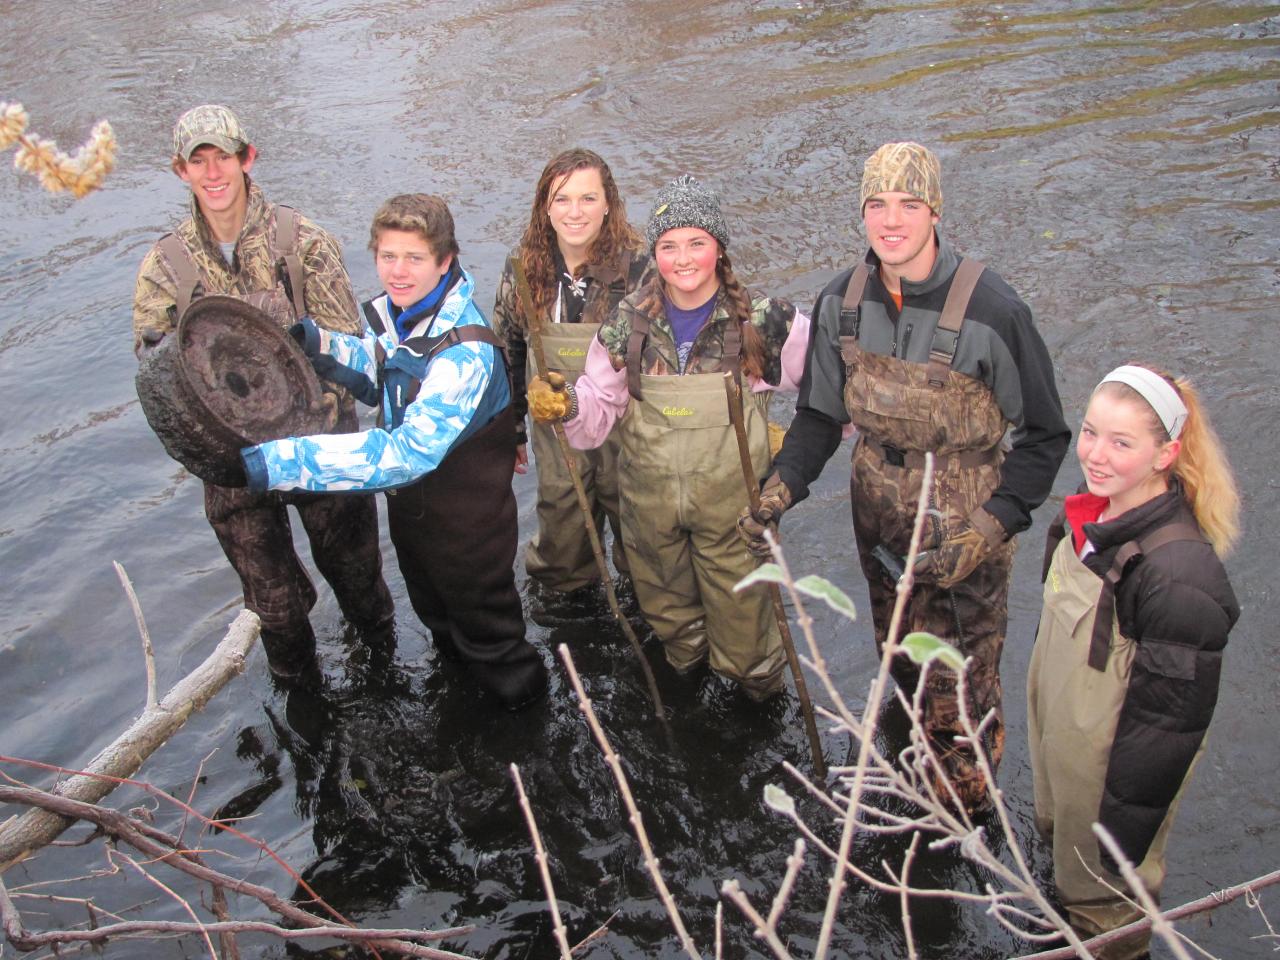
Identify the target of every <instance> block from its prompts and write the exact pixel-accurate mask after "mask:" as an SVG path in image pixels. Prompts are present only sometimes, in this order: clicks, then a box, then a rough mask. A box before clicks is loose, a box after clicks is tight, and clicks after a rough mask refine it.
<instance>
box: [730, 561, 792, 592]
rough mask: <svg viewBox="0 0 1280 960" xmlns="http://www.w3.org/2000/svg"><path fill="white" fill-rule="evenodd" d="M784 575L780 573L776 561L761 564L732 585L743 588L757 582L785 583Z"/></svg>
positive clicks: (735, 587)
mask: <svg viewBox="0 0 1280 960" xmlns="http://www.w3.org/2000/svg"><path fill="white" fill-rule="evenodd" d="M786 582H787V581H786V577H784V576H783V574H782V568H781V567H780V566H778V565H777V564H776V563H765V564H761V565H760V566H759V567H756V569H754V570H752V571H751V572H750V573H748V574H747V575H746V576H745V577H743V578H742V579H741V580H739V581H738V583H737V584H736V585H735V586H734V588H733V589H734V590H735V591H738V590H745V589H747V587H750V586H753V585H754V584H757V583H786Z"/></svg>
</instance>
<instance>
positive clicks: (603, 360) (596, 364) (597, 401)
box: [564, 337, 631, 450]
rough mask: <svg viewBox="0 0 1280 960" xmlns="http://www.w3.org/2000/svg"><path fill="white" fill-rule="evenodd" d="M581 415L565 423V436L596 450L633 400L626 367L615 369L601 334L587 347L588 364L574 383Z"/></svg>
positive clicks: (575, 444)
mask: <svg viewBox="0 0 1280 960" xmlns="http://www.w3.org/2000/svg"><path fill="white" fill-rule="evenodd" d="M575 390H576V391H577V394H578V415H577V416H576V417H574V418H573V419H572V420H566V421H565V423H564V433H565V436H566V437H568V438H569V443H570V444H572V445H573V446H574V447H577V448H578V449H579V450H593V449H595V448H596V447H598V446H600V444H602V443H604V441H605V438H606V437H608V436H609V431H610V430H612V429H613V425H614V424H615V423H617V422H618V421H619V420H620V419H622V415H623V414H624V413H626V412H627V404H628V403H630V402H631V393H630V391H628V390H627V371H626V368H625V367H624V368H623V369H621V370H615V369H613V362H612V361H611V360H610V359H609V351H608V350H606V349H605V348H604V344H602V343H601V342H600V339H599V338H598V337H593V338H592V340H591V347H590V348H589V349H588V350H587V365H586V369H585V370H583V372H582V376H580V377H578V382H577V384H576V385H575Z"/></svg>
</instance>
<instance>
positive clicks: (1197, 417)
mask: <svg viewBox="0 0 1280 960" xmlns="http://www.w3.org/2000/svg"><path fill="white" fill-rule="evenodd" d="M1156 372H1157V373H1160V375H1161V376H1163V377H1164V378H1165V379H1166V380H1168V381H1170V382H1171V383H1172V384H1173V386H1174V389H1175V390H1177V391H1178V395H1179V396H1180V397H1182V402H1183V403H1184V404H1186V407H1187V422H1186V424H1185V425H1184V426H1183V428H1182V433H1181V435H1180V436H1179V438H1178V439H1179V440H1181V441H1182V449H1181V450H1180V451H1179V452H1178V457H1177V459H1176V460H1174V462H1173V466H1172V468H1171V470H1172V472H1173V475H1174V476H1176V477H1177V478H1178V479H1179V480H1181V481H1182V492H1183V494H1184V495H1185V496H1186V498H1187V502H1188V503H1190V504H1191V510H1192V512H1193V513H1194V514H1195V515H1196V522H1197V523H1198V524H1200V529H1201V530H1202V531H1203V532H1204V535H1205V536H1206V537H1208V538H1209V542H1210V543H1212V544H1213V549H1214V550H1215V551H1217V554H1218V556H1220V557H1225V556H1226V555H1227V554H1228V553H1230V552H1231V549H1232V548H1233V547H1234V546H1235V544H1236V541H1237V540H1238V539H1239V538H1240V493H1239V491H1238V490H1237V489H1236V480H1235V476H1234V475H1233V474H1232V472H1231V464H1230V463H1228V462H1227V455H1226V453H1225V452H1224V451H1223V449H1222V441H1221V440H1219V439H1218V434H1217V433H1216V432H1215V431H1214V429H1213V424H1212V423H1210V422H1209V414H1208V412H1207V411H1206V410H1205V409H1204V405H1203V404H1202V403H1201V402H1200V395H1199V394H1198V393H1197V392H1196V388H1195V387H1193V386H1192V385H1191V381H1190V380H1187V379H1185V378H1183V377H1177V378H1172V377H1170V376H1169V375H1168V374H1165V373H1163V372H1162V371H1158V370H1157V371H1156Z"/></svg>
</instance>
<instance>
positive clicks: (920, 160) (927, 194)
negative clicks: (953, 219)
mask: <svg viewBox="0 0 1280 960" xmlns="http://www.w3.org/2000/svg"><path fill="white" fill-rule="evenodd" d="M877 193H909V194H911V196H913V197H918V198H919V199H921V200H923V201H924V202H925V203H927V204H928V205H929V207H930V209H932V210H933V212H934V215H935V216H939V217H940V216H942V167H941V166H940V165H939V163H938V158H937V157H936V156H934V154H933V151H932V150H930V149H929V148H928V147H922V146H920V144H918V143H911V142H910V141H907V142H904V143H886V144H885V145H884V146H882V147H881V148H880V149H879V150H877V151H876V152H875V153H873V154H872V155H871V156H869V157H868V158H867V163H866V165H865V166H864V167H863V168H862V197H861V199H860V200H859V202H858V210H859V212H861V211H863V210H865V209H866V206H867V200H868V199H869V198H871V197H874V196H875V195H876V194H877Z"/></svg>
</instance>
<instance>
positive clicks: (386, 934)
mask: <svg viewBox="0 0 1280 960" xmlns="http://www.w3.org/2000/svg"><path fill="white" fill-rule="evenodd" d="M0 802H2V803H19V804H24V805H28V806H37V807H41V808H43V809H47V810H51V811H53V812H55V813H57V814H59V815H60V816H63V817H68V818H71V819H76V820H85V821H88V822H90V823H94V824H97V825H98V826H99V827H101V828H102V829H103V831H104V832H106V833H107V834H108V835H109V836H112V837H114V838H116V839H117V840H119V841H121V842H123V843H127V844H128V845H129V846H131V847H133V848H134V849H135V850H137V851H139V852H140V853H143V854H145V855H146V856H147V857H149V858H151V859H152V860H154V861H156V862H163V863H165V864H167V865H168V866H170V867H173V868H174V869H176V870H180V871H181V872H183V873H185V874H187V875H189V876H191V877H193V878H195V879H196V880H200V881H203V882H205V883H209V884H212V885H214V886H216V887H223V888H225V889H227V890H231V891H232V892H234V893H239V894H244V895H247V896H250V897H253V898H255V899H256V900H258V901H259V902H260V903H261V904H262V905H263V906H265V907H266V908H267V909H269V910H271V911H272V912H273V913H275V914H277V915H279V916H281V917H283V918H284V919H286V920H288V921H290V922H292V923H296V924H298V925H299V926H300V927H303V928H308V929H320V930H322V931H323V933H319V934H312V935H313V936H325V935H327V936H332V937H335V938H338V939H343V940H356V941H361V942H364V943H366V944H367V945H368V946H369V947H371V948H376V947H381V948H384V949H388V950H392V951H398V952H400V953H402V954H405V955H407V956H413V957H426V958H431V960H465V958H463V957H462V955H461V954H456V953H452V952H450V951H446V950H439V949H436V948H432V947H426V946H421V945H419V944H416V943H410V942H407V941H408V939H409V938H412V939H414V940H428V941H430V940H446V939H449V938H452V937H458V936H462V935H465V934H467V933H469V932H471V930H472V929H473V928H471V927H454V928H450V929H447V930H433V931H426V930H417V931H413V930H410V931H404V930H393V931H379V930H373V931H370V930H361V929H357V928H355V927H342V926H336V925H333V924H330V923H327V922H326V921H324V920H322V919H321V918H320V917H318V916H316V915H315V914H313V913H311V912H310V911H308V910H304V909H303V908H301V907H299V906H298V905H297V904H295V903H292V902H291V901H289V900H286V899H284V898H283V897H281V896H279V895H278V894H277V893H276V892H275V891H274V890H271V889H270V888H268V887H263V886H260V885H259V884H255V883H251V882H249V881H248V880H244V879H242V878H239V877H233V876H230V875H229V874H225V873H221V872H219V871H217V870H214V869H212V868H210V867H209V866H207V865H205V864H204V863H202V862H201V861H200V860H199V858H198V857H197V856H196V855H195V854H193V853H191V852H189V851H184V850H181V849H178V839H177V837H173V836H170V835H169V834H166V833H164V832H163V831H162V830H159V829H157V828H155V827H153V826H151V825H149V824H145V823H139V822H137V821H135V820H131V819H130V818H128V817H126V816H125V815H124V814H122V813H120V812H119V811H116V810H111V809H108V808H106V807H100V806H97V805H96V804H89V803H83V802H81V801H78V800H71V799H68V798H66V797H60V796H56V795H54V794H52V793H46V792H44V791H41V790H32V789H29V788H23V787H6V786H0ZM291 872H292V871H291ZM295 875H296V874H295ZM308 889H309V888H308ZM4 901H5V902H6V903H8V904H9V906H10V907H11V906H12V901H10V900H9V898H8V896H7V894H6V895H5V897H4ZM321 903H322V905H324V906H326V907H327V904H323V901H321ZM329 909H331V908H329ZM335 913H336V911H335ZM339 916H341V915H340V914H339ZM12 919H13V922H14V923H15V924H16V925H17V929H21V920H20V919H19V918H18V917H17V914H16V911H15V912H14V913H13V918H12ZM160 922H161V921H132V922H131V923H129V924H125V925H122V924H111V925H109V926H105V927H99V928H98V929H97V930H84V931H55V932H50V933H48V934H36V935H27V936H26V937H25V938H15V937H14V935H13V934H12V933H9V930H8V924H9V923H10V917H8V916H6V917H5V923H6V934H7V935H9V938H10V940H11V941H12V942H13V943H14V945H15V946H17V947H19V949H28V947H27V946H24V944H28V943H29V944H31V945H32V946H31V948H32V949H34V947H36V946H40V945H42V941H40V940H39V939H38V938H40V937H46V938H50V939H49V940H48V942H50V943H53V942H73V941H81V940H101V939H102V938H104V937H107V936H127V935H131V934H135V933H138V932H141V931H150V932H151V933H155V932H157V931H165V932H179V933H194V932H198V930H197V928H198V927H203V928H204V929H207V930H209V931H212V932H218V933H220V932H222V931H224V930H229V931H231V932H248V931H249V930H253V929H264V932H272V931H271V930H267V929H265V927H270V926H271V925H270V924H266V925H264V927H263V928H258V927H245V926H240V925H241V924H244V923H252V922H253V921H236V922H235V923H234V924H232V925H231V926H225V925H223V924H220V923H212V924H203V925H200V924H197V925H194V926H193V925H183V924H178V925H176V926H173V925H169V926H163V927H158V926H156V924H157V923H160ZM344 922H345V921H344ZM32 937H35V938H37V939H32Z"/></svg>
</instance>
